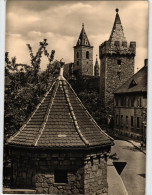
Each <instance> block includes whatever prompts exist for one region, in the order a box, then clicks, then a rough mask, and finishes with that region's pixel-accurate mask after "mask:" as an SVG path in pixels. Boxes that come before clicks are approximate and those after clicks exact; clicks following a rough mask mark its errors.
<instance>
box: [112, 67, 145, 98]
mask: <svg viewBox="0 0 152 195" xmlns="http://www.w3.org/2000/svg"><path fill="white" fill-rule="evenodd" d="M137 92H147V66H144V67H143V68H141V69H140V70H139V71H138V72H137V73H136V74H134V75H133V76H132V77H130V78H129V79H128V80H127V81H126V82H125V83H124V84H123V85H121V86H120V87H119V88H118V89H117V90H116V91H115V92H114V94H120V93H137Z"/></svg>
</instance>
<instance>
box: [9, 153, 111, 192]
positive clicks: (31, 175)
mask: <svg viewBox="0 0 152 195" xmlns="http://www.w3.org/2000/svg"><path fill="white" fill-rule="evenodd" d="M100 156H101V155H100ZM11 158H12V176H13V187H14V188H23V189H25V188H28V189H35V190H36V193H37V194H69V195H70V194H72V195H74V194H77V195H79V194H86V195H93V194H104V193H103V192H107V176H106V172H107V167H106V161H104V160H103V159H104V157H103V155H102V157H101V158H100V160H99V159H98V158H97V157H96V159H93V161H92V157H89V158H88V159H86V158H85V156H84V154H82V153H80V152H79V153H74V152H71V153H51V152H38V153H37V152H34V151H25V150H22V151H19V150H12V152H11ZM84 159H85V160H84ZM55 170H62V171H63V170H66V171H67V181H68V182H67V183H55ZM98 191H100V193H96V192H98ZM101 192H102V193H101Z"/></svg>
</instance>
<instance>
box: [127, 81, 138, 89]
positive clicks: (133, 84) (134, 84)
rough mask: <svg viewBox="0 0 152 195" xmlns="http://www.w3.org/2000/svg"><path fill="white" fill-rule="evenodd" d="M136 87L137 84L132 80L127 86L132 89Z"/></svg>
mask: <svg viewBox="0 0 152 195" xmlns="http://www.w3.org/2000/svg"><path fill="white" fill-rule="evenodd" d="M136 85H137V83H136V82H135V80H134V79H133V80H132V81H131V83H130V85H129V88H132V87H134V86H136Z"/></svg>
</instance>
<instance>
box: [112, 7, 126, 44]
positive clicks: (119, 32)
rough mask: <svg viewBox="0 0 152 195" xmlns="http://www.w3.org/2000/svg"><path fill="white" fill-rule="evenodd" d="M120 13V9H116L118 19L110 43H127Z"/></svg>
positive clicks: (116, 18)
mask: <svg viewBox="0 0 152 195" xmlns="http://www.w3.org/2000/svg"><path fill="white" fill-rule="evenodd" d="M118 12H119V9H118V8H116V17H115V21H114V25H113V28H112V32H111V35H110V38H109V41H111V42H114V41H126V38H125V36H124V32H123V27H122V24H121V20H120V16H119V14H118Z"/></svg>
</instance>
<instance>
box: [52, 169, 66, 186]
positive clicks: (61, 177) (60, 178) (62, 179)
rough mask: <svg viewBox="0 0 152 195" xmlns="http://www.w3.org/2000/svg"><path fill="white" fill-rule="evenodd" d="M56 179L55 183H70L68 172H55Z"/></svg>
mask: <svg viewBox="0 0 152 195" xmlns="http://www.w3.org/2000/svg"><path fill="white" fill-rule="evenodd" d="M54 177H55V183H68V177H67V171H66V170H55V172H54Z"/></svg>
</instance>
